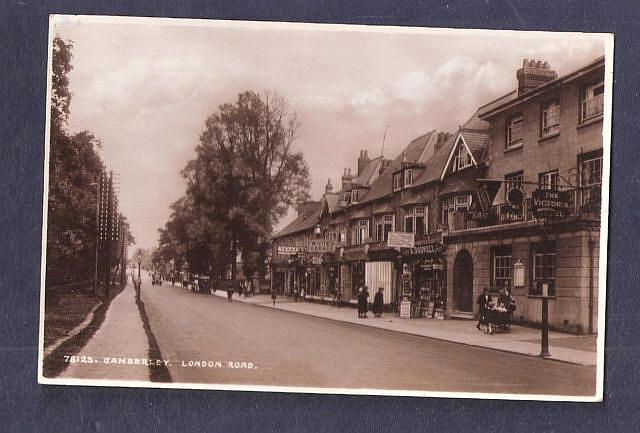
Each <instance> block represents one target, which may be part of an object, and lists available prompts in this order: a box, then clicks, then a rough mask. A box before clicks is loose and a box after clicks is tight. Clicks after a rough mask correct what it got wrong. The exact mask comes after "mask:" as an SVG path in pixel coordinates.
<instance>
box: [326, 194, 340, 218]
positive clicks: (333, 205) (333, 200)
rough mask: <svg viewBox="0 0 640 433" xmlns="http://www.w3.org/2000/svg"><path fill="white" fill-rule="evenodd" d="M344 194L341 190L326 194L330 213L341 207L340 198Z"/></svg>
mask: <svg viewBox="0 0 640 433" xmlns="http://www.w3.org/2000/svg"><path fill="white" fill-rule="evenodd" d="M341 197H342V194H341V193H339V192H330V193H326V194H325V195H324V199H325V202H326V204H327V210H328V211H329V213H330V214H332V213H335V212H337V211H339V210H340V209H341V206H340V200H341Z"/></svg>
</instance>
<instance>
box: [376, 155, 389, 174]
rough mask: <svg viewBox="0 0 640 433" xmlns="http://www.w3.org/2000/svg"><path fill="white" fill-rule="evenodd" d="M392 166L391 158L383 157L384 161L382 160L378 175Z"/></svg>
mask: <svg viewBox="0 0 640 433" xmlns="http://www.w3.org/2000/svg"><path fill="white" fill-rule="evenodd" d="M390 166H391V160H390V159H384V158H383V159H382V161H380V168H379V169H378V176H380V175H381V174H382V173H383V172H384V171H385V170H386V169H387V168H389V167H390Z"/></svg>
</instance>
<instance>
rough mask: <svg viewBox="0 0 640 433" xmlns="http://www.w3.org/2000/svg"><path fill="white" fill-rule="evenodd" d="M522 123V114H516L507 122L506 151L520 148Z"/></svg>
mask: <svg viewBox="0 0 640 433" xmlns="http://www.w3.org/2000/svg"><path fill="white" fill-rule="evenodd" d="M522 123H523V118H522V114H516V115H515V116H512V117H511V118H509V119H508V120H507V133H506V143H505V148H506V149H511V148H515V147H519V146H522Z"/></svg>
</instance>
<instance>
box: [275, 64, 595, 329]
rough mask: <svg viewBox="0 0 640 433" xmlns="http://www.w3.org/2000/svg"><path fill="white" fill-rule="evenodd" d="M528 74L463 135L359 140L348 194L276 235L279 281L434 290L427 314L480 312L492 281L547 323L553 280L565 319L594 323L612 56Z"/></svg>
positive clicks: (555, 304)
mask: <svg viewBox="0 0 640 433" xmlns="http://www.w3.org/2000/svg"><path fill="white" fill-rule="evenodd" d="M516 77H517V79H518V89H517V90H514V91H513V92H510V93H508V94H506V95H504V96H502V97H500V98H498V99H496V100H494V101H492V102H489V103H488V104H485V105H483V106H481V107H479V108H478V109H477V110H476V112H475V113H474V114H473V115H472V116H471V118H470V119H469V120H468V121H467V122H465V123H464V124H463V125H462V126H460V127H459V129H458V131H456V132H455V133H454V134H450V133H443V132H438V131H430V132H428V133H426V134H424V135H422V136H420V137H418V138H416V139H414V140H412V141H411V142H410V143H409V144H408V145H407V147H406V148H405V149H404V150H403V151H402V152H401V153H400V154H399V155H397V156H396V157H395V158H394V159H391V160H389V159H384V158H383V157H382V156H380V157H377V158H372V159H370V158H369V156H368V154H367V152H366V151H361V153H360V156H359V158H358V161H357V171H356V172H355V174H354V175H352V174H351V170H350V169H345V171H344V174H343V175H342V182H341V185H340V189H339V190H338V191H335V192H334V191H333V186H332V185H331V183H330V182H329V183H328V184H327V186H326V189H325V193H324V195H323V197H322V198H321V199H320V200H319V201H317V202H308V203H300V204H299V206H298V208H299V209H298V217H297V218H296V219H295V220H294V221H293V222H292V223H291V224H289V225H288V226H287V227H285V228H284V229H283V230H282V231H281V232H280V233H278V234H276V235H275V236H274V239H273V252H272V253H273V257H274V260H273V266H272V271H273V272H274V274H273V275H274V278H273V284H274V289H275V290H276V291H279V292H281V293H284V294H288V293H291V290H292V288H293V287H298V288H299V289H300V290H305V292H306V293H307V294H308V295H310V296H311V297H312V298H315V299H325V298H328V297H329V296H330V295H331V293H332V292H333V291H334V290H338V291H340V293H341V294H342V298H343V300H346V301H349V300H353V299H354V298H355V296H356V294H357V289H358V288H359V287H361V286H363V285H367V286H368V287H369V288H370V289H371V290H372V291H373V290H376V289H377V288H378V287H382V288H383V289H384V300H385V303H386V304H388V305H394V304H395V303H396V302H397V301H398V300H399V299H400V298H402V297H403V296H412V297H417V296H423V297H426V298H427V299H428V300H429V302H428V306H429V311H428V313H436V312H438V310H439V311H441V312H442V316H444V317H456V316H457V317H462V318H464V317H467V318H473V317H474V316H476V315H477V305H476V304H475V302H474V301H475V298H476V297H477V296H478V294H479V293H480V292H481V291H482V289H483V288H484V287H487V288H489V289H491V290H497V289H499V288H501V287H507V288H508V289H509V290H511V291H512V294H513V295H514V297H515V298H516V301H517V305H518V309H517V311H516V313H515V317H514V318H515V319H516V320H518V321H522V322H526V323H535V322H538V321H539V318H540V294H541V288H542V287H543V285H544V286H546V287H548V288H549V292H550V293H551V295H552V299H551V300H550V315H549V318H550V324H551V325H552V326H553V327H554V328H556V329H562V330H566V331H570V332H576V333H582V332H591V331H592V330H593V329H595V323H597V317H596V308H595V306H596V305H597V296H598V295H597V293H598V286H597V282H598V279H597V277H598V257H599V250H598V245H599V243H598V239H599V229H600V185H601V179H602V149H603V142H602V114H603V96H604V95H603V89H604V85H603V78H604V59H603V58H600V59H597V60H595V61H594V62H592V63H590V64H588V65H586V66H584V67H582V68H580V69H579V70H577V71H574V72H573V73H571V74H568V75H566V76H563V77H560V78H558V77H557V74H556V73H555V72H554V71H553V70H552V69H551V66H550V65H549V64H548V63H546V62H539V61H529V60H525V61H524V62H523V66H522V68H521V69H520V70H518V71H517V72H516ZM392 233H393V234H392ZM407 236H409V238H410V239H411V242H412V243H413V246H406V247H402V246H399V245H400V244H398V243H397V240H398V239H400V238H402V239H405V238H406V237H407ZM390 238H391V239H390ZM407 273H408V274H409V275H410V279H409V281H406V279H404V278H403V274H407ZM407 289H408V291H407ZM428 316H437V315H435V314H428Z"/></svg>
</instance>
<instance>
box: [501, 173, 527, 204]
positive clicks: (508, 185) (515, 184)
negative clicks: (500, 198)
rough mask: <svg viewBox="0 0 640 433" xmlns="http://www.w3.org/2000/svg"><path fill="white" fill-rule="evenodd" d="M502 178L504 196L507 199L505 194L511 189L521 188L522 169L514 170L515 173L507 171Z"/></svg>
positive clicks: (522, 179)
mask: <svg viewBox="0 0 640 433" xmlns="http://www.w3.org/2000/svg"><path fill="white" fill-rule="evenodd" d="M504 180H505V181H506V182H505V183H504V186H505V188H504V198H505V200H506V199H507V194H508V193H509V191H510V190H512V189H522V183H523V182H524V171H522V170H521V171H516V172H515V173H509V174H507V175H505V177H504Z"/></svg>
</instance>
